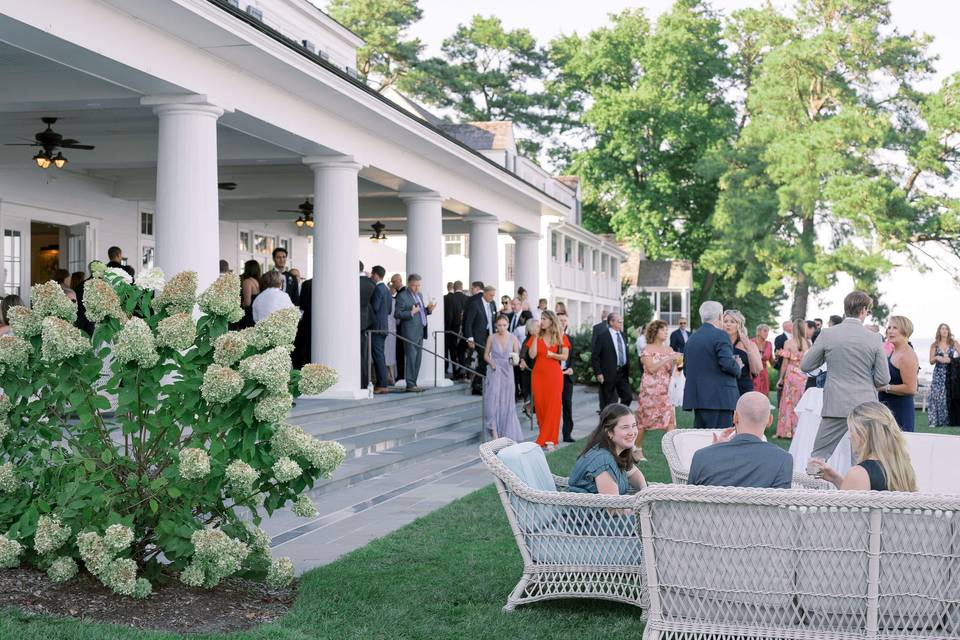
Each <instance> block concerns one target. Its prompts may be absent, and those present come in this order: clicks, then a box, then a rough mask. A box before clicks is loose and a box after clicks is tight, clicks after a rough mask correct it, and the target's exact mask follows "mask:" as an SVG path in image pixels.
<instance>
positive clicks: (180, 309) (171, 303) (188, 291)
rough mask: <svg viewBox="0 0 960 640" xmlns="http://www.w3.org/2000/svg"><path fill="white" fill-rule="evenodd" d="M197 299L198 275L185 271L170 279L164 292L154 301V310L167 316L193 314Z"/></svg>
mask: <svg viewBox="0 0 960 640" xmlns="http://www.w3.org/2000/svg"><path fill="white" fill-rule="evenodd" d="M196 299H197V274H196V273H194V272H193V271H183V272H182V273H178V274H177V275H175V276H173V277H172V278H170V281H169V282H168V283H167V284H166V285H164V287H163V291H161V292H160V295H158V296H157V297H156V298H154V299H153V308H154V309H156V310H157V311H166V312H167V314H169V315H173V314H175V313H192V312H193V306H194V303H195V302H196Z"/></svg>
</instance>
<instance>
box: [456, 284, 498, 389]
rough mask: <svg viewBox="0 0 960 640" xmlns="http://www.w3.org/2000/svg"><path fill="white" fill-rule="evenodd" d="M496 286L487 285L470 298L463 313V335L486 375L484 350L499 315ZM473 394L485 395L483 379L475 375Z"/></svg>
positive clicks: (478, 369)
mask: <svg viewBox="0 0 960 640" xmlns="http://www.w3.org/2000/svg"><path fill="white" fill-rule="evenodd" d="M496 295H497V289H496V287H494V286H492V285H487V286H485V287H484V288H483V291H482V292H481V293H479V294H477V295H475V296H473V297H472V298H471V299H470V302H468V303H467V308H466V310H465V311H464V313H463V335H464V337H465V338H466V339H467V348H468V349H471V350H473V351H475V352H476V353H477V354H478V355H479V357H478V358H477V371H478V372H479V373H480V374H482V375H486V373H487V363H486V361H485V360H484V359H483V350H484V349H485V348H486V346H487V339H488V338H489V337H490V334H491V333H493V321H494V319H495V318H496V317H497V307H496V304H497V303H496V302H494V301H493V299H494V297H495V296H496ZM471 386H472V389H473V395H483V379H482V378H481V377H480V376H474V378H473V383H472V385H471Z"/></svg>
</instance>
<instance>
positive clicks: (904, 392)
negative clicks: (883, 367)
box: [879, 316, 920, 432]
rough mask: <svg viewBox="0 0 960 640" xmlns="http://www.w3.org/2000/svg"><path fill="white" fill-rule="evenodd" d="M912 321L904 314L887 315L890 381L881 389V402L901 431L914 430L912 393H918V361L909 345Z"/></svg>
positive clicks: (915, 412) (914, 415)
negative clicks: (891, 350)
mask: <svg viewBox="0 0 960 640" xmlns="http://www.w3.org/2000/svg"><path fill="white" fill-rule="evenodd" d="M911 335H913V323H912V322H910V319H909V318H907V317H906V316H890V320H889V321H888V322H887V342H889V343H890V344H892V345H893V352H892V353H891V354H890V355H889V356H887V364H888V366H889V368H890V382H888V383H887V384H886V385H885V386H884V387H882V388H881V389H880V395H879V399H880V402H882V403H883V404H885V405H886V406H887V408H888V409H890V411H891V412H892V413H893V416H894V417H895V418H896V419H897V424H899V425H900V428H901V429H903V430H904V431H911V432H912V431H913V430H914V422H915V419H916V415H917V411H916V408H915V406H914V403H913V396H915V395H916V393H917V373H918V372H919V371H920V362H919V360H918V358H917V353H916V352H915V351H914V350H913V347H912V346H910V342H909V340H910V336H911Z"/></svg>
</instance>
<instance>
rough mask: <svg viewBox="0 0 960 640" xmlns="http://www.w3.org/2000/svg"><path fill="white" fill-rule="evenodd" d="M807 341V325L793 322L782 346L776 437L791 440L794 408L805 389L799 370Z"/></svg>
mask: <svg viewBox="0 0 960 640" xmlns="http://www.w3.org/2000/svg"><path fill="white" fill-rule="evenodd" d="M810 346H811V344H810V340H809V339H807V324H806V323H805V322H804V321H803V320H801V319H796V320H794V321H793V337H792V338H790V339H789V340H787V342H786V343H785V344H784V345H783V349H782V351H781V353H782V354H783V356H782V357H783V364H782V365H781V366H780V379H779V380H778V381H777V391H779V392H780V406H779V412H780V415H779V416H778V418H777V437H778V438H792V437H793V431H794V429H796V428H797V421H798V420H799V417H798V416H797V412H796V411H795V408H796V406H797V403H798V402H800V398H802V397H803V392H804V391H805V390H806V387H807V376H806V374H804V372H803V371H802V370H801V369H800V362H801V361H802V360H803V356H804V355H805V354H806V353H807V351H809V350H810Z"/></svg>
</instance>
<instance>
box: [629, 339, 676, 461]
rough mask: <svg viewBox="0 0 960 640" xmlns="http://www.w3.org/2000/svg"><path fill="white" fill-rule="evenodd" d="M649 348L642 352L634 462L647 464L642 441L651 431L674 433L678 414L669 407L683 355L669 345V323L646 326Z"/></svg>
mask: <svg viewBox="0 0 960 640" xmlns="http://www.w3.org/2000/svg"><path fill="white" fill-rule="evenodd" d="M645 337H646V339H647V346H646V347H644V349H643V351H641V352H640V364H641V366H642V367H643V377H642V378H640V394H639V397H640V402H639V406H638V407H637V439H636V442H634V448H633V453H632V456H633V460H634V462H642V461H644V460H646V458H645V457H644V455H643V437H644V436H645V435H646V433H647V431H648V430H650V429H663V430H666V431H673V430H674V428H676V426H677V414H676V411H674V409H673V404H671V403H670V378H671V377H672V376H673V370H674V368H676V366H677V361H678V360H679V359H680V358H682V357H683V354H680V353H677V352H676V351H674V350H673V349H671V348H670V346H669V345H668V344H667V323H666V322H664V321H663V320H654V321H653V322H651V323H650V324H648V325H647V330H646V336H645Z"/></svg>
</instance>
